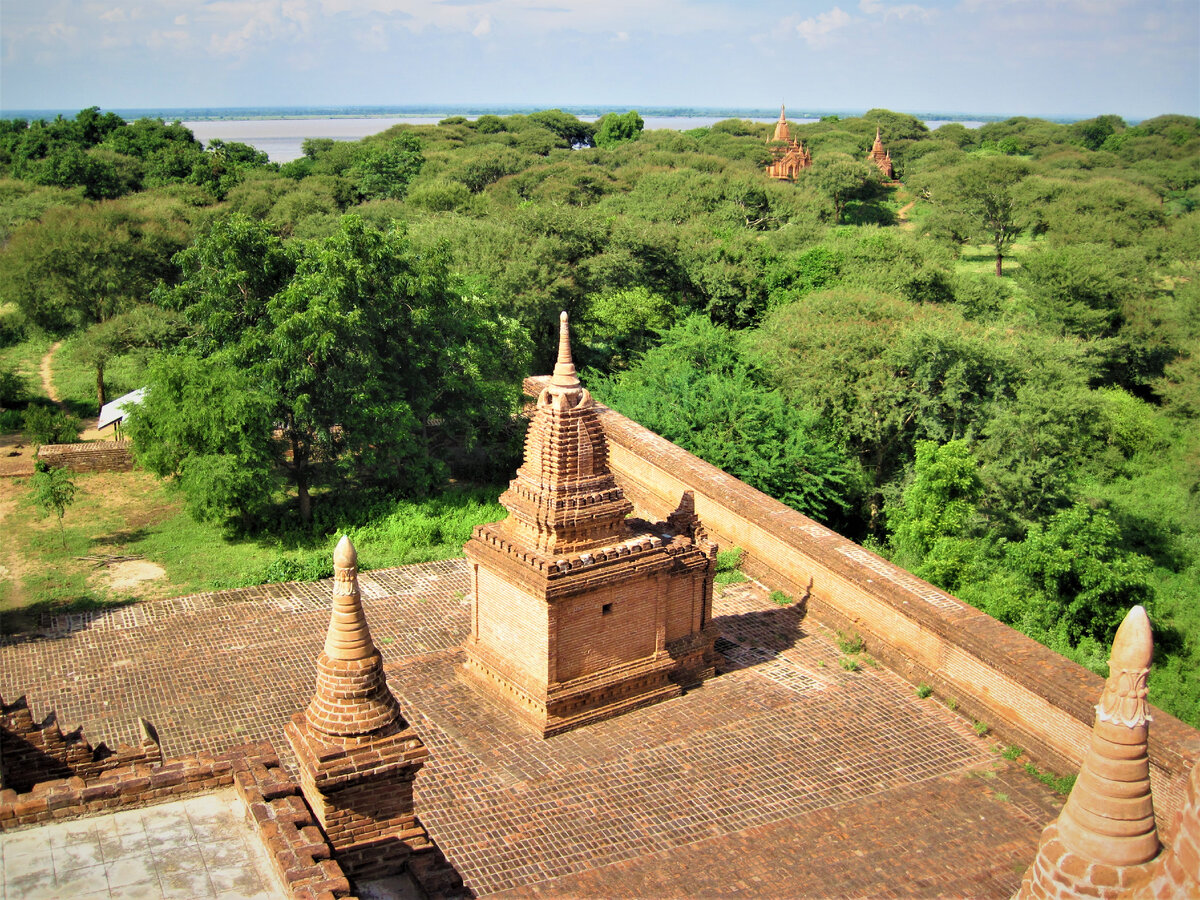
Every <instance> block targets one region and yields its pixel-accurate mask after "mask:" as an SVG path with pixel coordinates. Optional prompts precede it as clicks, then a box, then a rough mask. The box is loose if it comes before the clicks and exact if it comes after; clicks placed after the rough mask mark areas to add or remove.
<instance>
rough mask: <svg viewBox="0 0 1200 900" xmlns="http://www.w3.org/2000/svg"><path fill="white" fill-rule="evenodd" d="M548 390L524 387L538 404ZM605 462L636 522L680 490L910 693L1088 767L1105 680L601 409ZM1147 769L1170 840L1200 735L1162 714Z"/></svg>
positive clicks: (725, 538)
mask: <svg viewBox="0 0 1200 900" xmlns="http://www.w3.org/2000/svg"><path fill="white" fill-rule="evenodd" d="M544 384H545V379H542V378H532V379H527V381H526V385H525V386H526V392H527V393H529V394H531V395H536V394H537V393H538V392H539V391H540V390H541V389H542V387H543V386H544ZM600 420H601V422H602V423H603V425H604V431H605V435H606V436H607V438H608V442H609V463H610V466H611V467H612V470H613V472H614V474H615V475H616V477H617V480H618V483H619V484H620V485H621V487H622V488H623V489H624V491H625V493H626V495H627V496H629V498H630V499H631V500H633V502H634V504H635V506H636V507H637V509H638V512H639V513H640V514H642V515H646V516H647V517H662V516H664V515H666V514H667V513H669V512H670V511H671V510H673V509H674V508H675V507H676V506H677V505H678V503H679V500H680V497H681V496H682V494H683V492H684V491H685V490H691V491H694V492H695V498H696V512H697V514H698V515H699V516H700V519H701V521H702V523H703V524H704V527H705V528H706V529H707V530H708V532H709V534H710V535H711V536H712V537H713V538H714V539H715V540H717V541H718V542H719V543H720V544H721V545H722V546H726V547H728V546H738V547H741V548H743V549H744V550H745V551H746V553H747V557H746V560H745V563H744V566H743V568H745V569H746V571H747V572H749V573H750V574H752V575H754V576H756V577H758V578H760V579H761V580H762V581H764V582H765V583H767V584H769V585H770V586H771V587H775V588H780V589H782V590H784V591H786V592H788V593H790V594H792V595H793V596H794V597H796V598H798V599H802V600H804V601H805V602H807V604H808V608H809V611H810V613H811V614H812V615H813V616H814V618H816V619H817V620H818V621H821V622H823V623H825V624H828V625H831V626H833V627H835V628H842V629H851V630H854V631H856V632H858V633H859V634H861V635H862V636H863V638H864V640H865V642H866V646H867V649H868V650H869V651H870V652H871V653H872V654H874V655H875V656H877V657H879V658H880V659H882V660H883V661H884V662H886V663H887V664H888V666H889V667H891V668H893V669H894V670H895V671H897V672H898V673H900V674H902V675H904V676H905V677H906V678H908V679H909V680H910V681H912V682H913V683H914V684H919V683H921V682H926V683H928V684H929V685H930V686H931V687H933V688H934V690H935V691H937V692H938V694H939V695H941V696H943V697H953V698H954V699H955V700H957V701H958V704H959V707H960V709H961V710H962V712H963V713H964V714H966V715H969V716H972V717H973V718H976V719H979V720H980V721H983V722H985V723H987V724H988V725H989V726H990V727H991V728H992V730H993V731H994V732H995V733H996V734H997V735H998V736H999V737H1001V738H1002V739H1004V740H1006V741H1008V742H1009V743H1013V744H1017V745H1019V746H1021V747H1023V748H1025V749H1026V750H1027V751H1028V752H1029V754H1030V755H1031V756H1032V757H1033V758H1034V759H1035V760H1037V761H1038V762H1039V763H1040V764H1042V765H1043V766H1047V767H1049V768H1052V769H1054V770H1055V771H1057V772H1060V773H1073V772H1075V771H1077V770H1078V768H1079V766H1080V765H1081V764H1082V762H1083V757H1084V755H1085V753H1086V751H1087V747H1088V743H1089V740H1090V735H1091V726H1092V722H1093V720H1094V718H1095V704H1096V702H1097V701H1098V699H1099V697H1100V694H1101V692H1102V690H1103V686H1104V683H1103V680H1102V679H1101V678H1100V677H1099V676H1097V675H1095V674H1093V673H1091V672H1089V671H1087V670H1086V669H1084V668H1083V667H1082V666H1079V665H1077V664H1076V663H1074V662H1071V661H1070V660H1068V659H1065V658H1064V657H1062V656H1060V655H1058V654H1057V653H1055V652H1054V651H1052V650H1050V649H1048V648H1046V647H1043V646H1042V645H1041V644H1038V643H1037V642H1036V641H1034V640H1032V639H1031V638H1028V637H1026V636H1025V635H1022V634H1021V633H1019V632H1017V631H1015V630H1014V629H1012V628H1010V627H1008V626H1007V625H1004V624H1002V623H1000V622H998V621H996V620H995V619H993V618H991V617H990V616H987V615H985V614H984V613H982V612H980V611H978V610H976V609H974V608H973V607H970V606H968V605H967V604H965V603H963V602H962V601H960V600H958V599H957V598H955V597H952V596H951V595H949V594H946V593H945V592H944V591H941V590H939V589H937V588H936V587H934V586H933V585H931V584H928V583H927V582H924V581H922V580H920V579H919V578H917V577H915V576H914V575H912V574H911V573H909V572H906V571H905V570H903V569H900V568H899V567H897V566H894V565H892V564H891V563H890V562H888V561H887V560H884V559H882V558H880V557H879V556H877V555H875V554H873V553H871V552H870V551H868V550H866V549H865V548H863V547H861V546H859V545H858V544H855V543H854V542H853V541H849V540H847V539H846V538H843V537H841V536H840V535H838V534H836V533H835V532H833V531H830V530H829V529H827V528H825V527H824V526H822V525H820V524H819V523H818V522H815V521H814V520H812V519H810V518H808V517H807V516H804V515H802V514H800V513H798V512H796V511H795V510H792V509H790V508H789V507H787V506H784V505H783V504H782V503H779V502H778V501H776V500H773V499H772V498H770V497H768V496H767V495H766V494H763V493H762V492H760V491H757V490H755V489H754V488H751V487H750V486H749V485H747V484H745V483H744V482H741V481H739V480H738V479H736V478H734V477H733V476H731V475H729V474H727V473H725V472H722V471H721V470H720V469H717V468H716V467H715V466H712V465H709V464H708V463H706V462H704V461H703V460H701V459H699V458H697V457H696V456H693V455H692V454H690V453H688V452H687V451H685V450H682V449H681V448H679V447H677V446H675V445H674V444H672V443H670V442H669V441H667V440H665V439H663V438H662V437H660V436H658V435H656V434H654V433H653V432H651V431H649V430H648V429H646V428H643V427H642V426H640V425H638V424H637V423H636V422H633V421H631V420H630V419H628V418H626V417H625V416H622V415H620V414H619V413H617V412H615V411H613V410H610V409H607V408H605V407H600ZM1153 715H1154V724H1153V726H1152V727H1151V729H1150V758H1151V764H1152V773H1151V774H1152V780H1153V786H1154V803H1155V808H1156V811H1157V813H1158V820H1159V826H1160V828H1161V829H1163V833H1164V839H1165V840H1169V839H1170V837H1171V832H1172V830H1173V826H1174V821H1175V818H1176V816H1175V813H1176V811H1177V810H1178V809H1179V808H1180V807H1181V806H1182V804H1183V799H1184V789H1185V785H1186V782H1187V778H1188V773H1189V772H1190V770H1191V769H1192V767H1193V766H1194V765H1196V763H1197V760H1200V732H1198V731H1197V730H1196V729H1194V728H1190V727H1189V726H1187V725H1185V724H1184V723H1183V722H1180V721H1179V720H1178V719H1175V718H1174V717H1172V716H1170V715H1168V714H1167V713H1164V712H1162V711H1161V710H1158V709H1154V710H1153Z"/></svg>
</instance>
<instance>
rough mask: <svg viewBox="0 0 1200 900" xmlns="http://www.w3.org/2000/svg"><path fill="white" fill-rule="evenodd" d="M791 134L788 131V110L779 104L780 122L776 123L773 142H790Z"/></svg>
mask: <svg viewBox="0 0 1200 900" xmlns="http://www.w3.org/2000/svg"><path fill="white" fill-rule="evenodd" d="M791 139H792V136H791V133H790V132H789V131H788V121H787V110H786V109H785V108H784V105H783V104H782V103H780V104H779V121H778V122H776V123H775V136H774V137H773V138H771V140H773V141H790V140H791Z"/></svg>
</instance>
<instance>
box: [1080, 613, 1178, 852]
mask: <svg viewBox="0 0 1200 900" xmlns="http://www.w3.org/2000/svg"><path fill="white" fill-rule="evenodd" d="M1153 653H1154V640H1153V638H1152V637H1151V633H1150V620H1149V618H1147V616H1146V610H1144V609H1143V608H1142V607H1140V606H1135V607H1133V609H1131V610H1129V612H1128V614H1127V615H1126V616H1125V621H1123V622H1122V623H1121V627H1120V628H1118V629H1117V634H1116V637H1114V638H1113V649H1112V655H1111V656H1110V657H1109V663H1108V667H1109V675H1108V681H1107V683H1106V684H1105V685H1104V693H1103V695H1101V697H1100V704H1099V705H1098V706H1097V707H1096V723H1095V725H1093V726H1092V743H1091V746H1090V747H1089V748H1088V754H1087V756H1086V757H1085V758H1084V761H1083V766H1082V768H1081V769H1080V770H1079V778H1078V779H1077V780H1076V781H1075V787H1074V788H1072V790H1071V795H1070V796H1069V797H1068V798H1067V803H1066V805H1065V806H1064V807H1063V811H1062V814H1061V815H1060V816H1059V817H1058V833H1059V837H1060V839H1061V840H1062V843H1063V846H1065V847H1066V848H1067V849H1068V850H1070V851H1072V852H1074V853H1078V854H1079V855H1081V856H1084V857H1087V858H1088V859H1091V860H1093V861H1095V862H1102V863H1105V864H1108V865H1114V866H1127V865H1139V864H1141V863H1144V862H1146V861H1148V860H1150V859H1152V858H1153V857H1154V855H1155V854H1156V853H1158V848H1159V843H1158V831H1157V828H1156V826H1155V821H1154V803H1153V800H1152V799H1151V796H1150V758H1149V756H1148V755H1147V752H1146V734H1147V728H1148V722H1149V720H1150V717H1149V716H1148V715H1147V714H1146V675H1147V674H1148V673H1149V671H1150V658H1151V656H1152V655H1153Z"/></svg>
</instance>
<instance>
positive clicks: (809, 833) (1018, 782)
mask: <svg viewBox="0 0 1200 900" xmlns="http://www.w3.org/2000/svg"><path fill="white" fill-rule="evenodd" d="M361 583H362V588H363V598H364V599H363V603H364V607H365V609H366V614H367V618H368V621H369V623H370V626H371V630H372V634H373V636H374V639H375V642H376V644H377V645H378V646H379V648H380V651H381V653H382V654H383V657H384V661H385V666H386V668H387V672H388V680H389V684H390V685H391V687H392V689H393V691H395V693H396V695H397V697H398V698H399V699H400V702H401V706H402V708H403V709H404V711H405V714H406V715H407V716H409V718H410V720H411V721H412V723H413V725H414V727H415V728H416V729H417V731H418V732H419V733H420V734H421V736H422V738H423V739H424V740H425V742H426V744H427V745H428V746H429V748H430V751H431V753H432V757H431V760H430V762H429V764H428V765H427V766H426V767H425V769H424V770H423V771H422V772H421V774H420V775H419V776H418V779H417V785H416V787H417V803H418V806H417V810H418V815H419V816H420V817H421V819H422V820H423V821H424V822H425V824H426V825H427V827H428V828H429V831H430V833H431V834H432V835H433V836H434V838H435V839H436V840H437V841H438V843H439V845H440V846H441V847H442V849H443V851H444V852H445V853H446V855H447V857H448V858H449V859H450V860H451V862H453V863H454V864H455V865H456V866H457V867H458V869H459V871H460V872H461V873H462V874H463V876H464V878H465V879H466V881H467V883H468V884H469V885H470V886H471V887H472V888H473V889H474V890H475V891H476V892H477V893H478V894H480V895H485V894H495V893H505V894H506V895H512V896H553V895H562V894H570V895H588V896H594V895H597V894H600V895H605V896H614V897H615V896H631V897H632V896H664V897H666V896H721V895H726V894H730V893H753V894H756V895H759V896H827V895H830V894H836V895H839V896H843V895H863V894H869V895H872V896H929V895H934V894H948V895H960V894H970V895H972V896H995V897H1002V896H1008V895H1010V894H1011V893H1012V892H1013V891H1014V890H1015V889H1016V887H1017V885H1018V883H1019V879H1020V874H1021V871H1022V870H1023V868H1024V866H1023V865H1021V863H1022V861H1024V862H1026V863H1027V862H1028V861H1029V860H1032V858H1033V855H1034V852H1035V849H1036V844H1037V838H1038V835H1039V833H1040V831H1041V828H1042V827H1043V826H1044V825H1045V824H1046V823H1047V822H1048V821H1050V820H1051V819H1053V818H1054V816H1055V815H1056V814H1057V809H1058V807H1059V805H1060V804H1059V802H1058V800H1057V798H1056V797H1055V796H1054V795H1053V794H1051V793H1050V792H1049V791H1048V790H1047V789H1045V788H1044V787H1043V786H1042V785H1040V784H1038V783H1037V782H1034V781H1033V780H1032V779H1030V778H1028V777H1027V776H1026V775H1025V774H1024V773H1023V772H1020V771H1019V770H1018V769H1017V767H1015V766H1014V765H1012V764H1010V763H1007V762H1006V761H1004V760H1002V759H1000V758H999V757H997V755H996V754H995V753H994V752H993V750H992V748H991V746H990V743H989V742H988V741H986V740H983V739H980V738H978V737H977V736H976V735H975V734H974V733H973V731H972V729H971V725H970V723H969V722H967V721H965V720H964V719H962V718H960V717H958V716H957V715H955V714H954V713H952V712H951V711H949V710H948V709H946V708H945V707H944V706H943V705H942V704H940V703H938V702H936V701H934V700H932V699H929V700H921V699H918V698H917V697H916V696H915V694H914V691H913V688H912V686H911V685H909V684H908V683H907V682H905V681H904V680H903V679H901V678H899V677H898V676H896V675H895V674H894V673H892V672H890V671H889V670H887V669H885V668H882V667H879V666H873V665H870V664H865V665H863V667H862V668H861V669H860V671H857V672H847V671H845V670H843V669H842V668H841V667H840V666H839V665H838V660H839V657H840V656H842V655H843V654H841V653H840V652H839V650H838V647H837V642H836V640H835V636H834V635H833V634H832V633H830V632H829V631H828V630H826V629H824V628H823V627H822V626H820V625H819V624H817V623H815V622H813V621H811V620H808V619H802V618H801V616H800V613H799V612H798V611H797V609H795V608H794V607H779V606H777V605H775V604H773V603H771V602H770V601H769V600H768V599H767V592H766V590H765V589H763V588H762V587H761V586H760V585H757V584H755V583H753V582H750V583H746V584H739V585H732V586H729V587H727V588H725V589H724V590H723V591H722V592H721V593H720V595H719V596H718V597H717V598H716V599H715V602H714V612H715V615H716V624H717V626H718V627H719V629H720V632H721V639H720V643H719V648H720V649H721V650H722V651H723V652H724V655H725V658H726V665H725V667H724V671H723V673H722V674H721V675H720V676H719V677H717V678H715V679H712V680H710V681H708V682H706V683H705V684H704V685H703V686H702V687H700V688H699V689H696V690H693V691H690V692H688V693H687V694H686V695H685V696H683V697H680V698H677V699H675V700H671V701H668V702H666V703H662V704H658V705H656V706H653V707H649V708H646V709H642V710H637V711H635V712H632V713H629V714H626V715H624V716H622V717H620V718H618V719H614V720H610V721H607V722H601V723H598V724H595V725H592V726H589V727H587V728H583V729H579V730H576V731H573V732H569V733H567V734H564V735H560V736H558V737H555V738H552V739H550V740H548V741H543V740H542V739H541V738H540V737H539V736H538V735H537V734H535V733H534V732H533V731H532V730H530V729H528V728H527V727H526V726H524V725H522V724H521V723H520V722H519V721H517V720H516V719H515V718H514V717H513V716H512V715H511V714H509V713H508V712H507V711H506V710H505V709H503V708H500V707H498V706H495V705H493V704H492V703H491V702H490V701H488V700H486V699H484V698H483V697H482V696H480V695H479V694H477V693H476V692H475V691H474V690H473V689H472V688H471V687H469V686H468V684H467V683H466V682H464V681H462V680H461V679H460V678H459V677H458V675H457V669H458V665H459V663H460V662H461V658H462V655H461V652H460V650H459V649H458V648H459V646H460V645H461V643H462V641H463V639H464V638H465V636H466V634H467V630H468V612H469V610H468V607H467V605H466V603H465V601H464V599H463V596H464V594H465V592H466V590H467V589H468V578H467V570H466V564H465V562H464V561H463V560H461V559H460V560H448V561H445V562H441V563H433V564H428V565H423V566H408V567H403V568H400V569H390V570H382V571H379V572H372V573H367V574H364V575H363V576H362V578H361ZM329 591H330V586H329V583H328V582H327V581H326V582H314V583H311V584H286V585H264V586H262V587H258V588H248V589H242V590H235V591H219V592H212V593H206V594H198V595H194V596H192V597H184V598H178V599H174V600H167V601H160V602H155V603H144V604H140V605H137V606H127V607H122V608H119V609H116V610H109V611H100V612H94V613H86V614H80V615H73V616H61V617H54V618H48V619H46V620H45V621H44V622H43V623H42V628H41V629H40V631H39V633H37V634H31V635H24V636H19V637H17V638H14V639H9V640H6V641H4V642H3V643H2V644H0V694H3V696H4V698H5V699H6V700H11V699H15V698H16V697H17V696H18V695H19V694H22V693H24V694H26V695H27V696H28V699H29V703H30V706H31V707H32V709H33V711H34V714H35V716H36V715H44V714H46V713H48V712H49V711H50V710H51V709H56V710H57V711H58V715H59V720H60V721H61V722H62V723H63V725H64V726H75V725H82V726H83V728H84V733H85V734H86V735H87V736H88V738H89V739H90V740H91V741H92V742H93V743H97V742H99V741H100V740H105V741H107V742H109V743H115V742H117V741H126V742H133V741H134V740H135V739H136V737H137V734H138V732H137V717H138V716H144V717H145V718H147V719H148V720H149V721H151V722H152V723H154V725H155V726H156V727H157V728H158V730H159V734H160V736H161V737H162V739H163V745H164V752H165V753H166V754H167V755H168V756H172V755H183V754H190V753H195V752H198V751H209V752H219V751H221V750H224V749H226V748H228V747H229V746H231V745H233V744H237V743H242V742H244V741H249V740H262V739H266V740H270V741H272V742H273V743H274V745H275V746H276V748H277V750H278V751H279V752H280V753H281V755H283V756H284V758H285V760H286V758H287V755H288V753H289V752H290V750H289V748H288V747H287V742H286V741H284V740H282V728H283V724H284V723H285V722H286V720H287V719H288V717H290V716H291V715H292V714H293V713H294V712H295V711H297V710H299V709H301V708H303V707H304V705H305V704H307V702H308V700H309V698H310V697H311V695H312V690H313V685H314V681H315V671H316V670H315V660H316V656H317V654H318V653H319V652H320V649H321V645H322V641H323V639H324V633H325V629H326V627H327V625H328V617H329ZM818 848H819V853H820V854H821V859H819V860H818V859H816V858H814V856H813V854H814V853H817V852H818ZM718 871H720V873H721V874H719V875H718V874H717V873H718ZM665 873H671V877H670V878H667V877H666V874H665Z"/></svg>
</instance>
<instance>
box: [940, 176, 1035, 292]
mask: <svg viewBox="0 0 1200 900" xmlns="http://www.w3.org/2000/svg"><path fill="white" fill-rule="evenodd" d="M1030 171H1031V169H1030V167H1029V165H1028V163H1025V162H1024V161H1022V160H1018V159H1009V158H1006V157H1000V156H985V157H980V158H977V159H972V160H969V161H968V162H966V163H964V164H963V165H962V166H960V167H959V168H958V169H956V170H954V171H952V172H951V173H949V174H948V176H947V177H946V178H945V179H943V180H942V182H941V187H940V189H935V190H934V191H933V197H934V202H935V203H938V204H939V205H944V206H945V207H947V208H948V209H949V210H950V211H952V212H954V213H957V214H959V215H960V216H961V221H962V222H963V223H964V227H965V228H967V229H969V231H968V237H969V238H970V239H971V240H973V241H976V242H978V243H984V244H990V245H991V247H992V249H993V250H994V251H995V253H996V277H997V278H1000V277H1002V276H1003V274H1004V270H1003V263H1004V254H1005V252H1006V251H1007V249H1008V248H1009V247H1010V246H1012V243H1013V242H1014V241H1015V240H1016V239H1017V238H1018V237H1019V236H1020V234H1021V232H1022V231H1023V230H1024V228H1025V222H1026V215H1027V214H1026V211H1025V210H1024V209H1023V208H1022V206H1021V202H1020V199H1019V195H1018V191H1017V188H1018V186H1019V185H1020V183H1021V181H1022V180H1023V179H1024V178H1025V177H1026V176H1027V175H1028V174H1029V173H1030Z"/></svg>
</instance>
